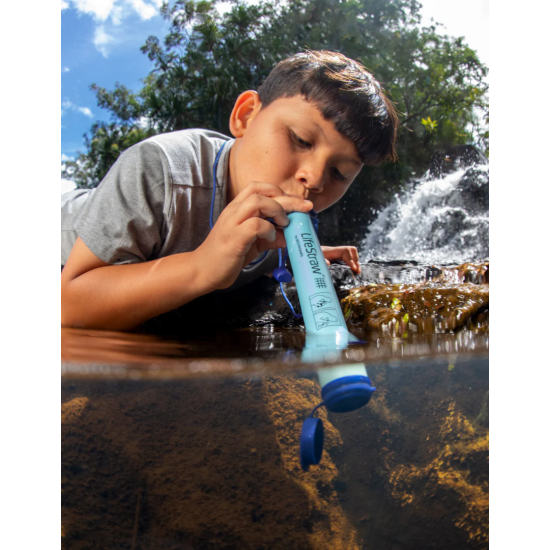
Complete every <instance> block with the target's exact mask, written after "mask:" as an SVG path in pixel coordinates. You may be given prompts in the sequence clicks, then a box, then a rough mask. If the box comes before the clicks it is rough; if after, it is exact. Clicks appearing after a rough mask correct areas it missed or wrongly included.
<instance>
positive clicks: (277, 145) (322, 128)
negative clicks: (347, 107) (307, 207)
mask: <svg viewBox="0 0 550 550" xmlns="http://www.w3.org/2000/svg"><path fill="white" fill-rule="evenodd" d="M230 127H231V132H232V133H233V135H234V136H235V138H236V142H235V144H234V145H233V148H232V149H231V154H230V160H229V177H230V183H229V195H228V202H229V201H231V200H233V199H234V198H235V196H236V195H237V194H238V193H239V192H240V191H242V189H244V187H246V186H247V185H248V184H249V183H250V182H253V181H257V182H265V183H272V184H274V185H277V186H279V187H280V188H281V189H282V190H283V191H284V192H285V193H287V194H288V195H294V196H299V197H303V198H307V199H309V200H310V201H312V202H313V207H314V209H315V210H316V211H317V212H320V211H321V210H325V209H326V208H328V207H329V206H331V205H332V204H334V203H335V202H336V201H338V200H339V199H340V198H341V197H342V196H343V195H344V193H345V192H346V191H347V189H348V187H349V186H350V185H351V182H352V181H353V180H354V178H355V176H357V174H358V173H359V171H360V170H361V168H362V166H363V164H362V163H361V161H360V160H359V157H358V155H357V151H356V149H355V145H354V144H353V142H352V141H351V140H349V139H348V138H346V137H344V136H342V135H341V134H340V133H339V132H338V131H337V130H336V128H335V127H334V124H333V123H332V122H330V121H327V120H325V119H324V118H323V116H322V115H321V112H320V111H319V110H318V109H317V107H316V106H315V105H314V104H313V103H309V102H307V101H305V100H304V99H303V98H302V97H299V96H295V97H291V98H280V99H277V100H275V101H274V102H273V103H271V104H270V105H269V106H268V107H266V108H265V109H261V103H260V100H259V97H258V94H257V93H256V92H253V91H249V92H244V93H243V94H241V95H240V96H239V98H238V99H237V102H236V103H235V107H234V109H233V113H232V114H231V120H230Z"/></svg>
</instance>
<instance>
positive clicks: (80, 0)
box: [61, 0, 163, 57]
mask: <svg viewBox="0 0 550 550" xmlns="http://www.w3.org/2000/svg"><path fill="white" fill-rule="evenodd" d="M162 2H163V0H61V10H62V11H63V10H65V9H67V8H69V7H72V8H74V9H76V11H77V12H78V13H79V14H86V15H88V16H90V17H92V18H93V19H94V20H95V22H96V28H95V31H94V38H93V40H92V42H93V44H94V46H95V47H96V49H97V50H98V51H99V52H100V53H101V54H102V55H103V56H104V57H108V56H109V54H110V52H111V49H112V46H113V45H114V44H115V43H120V42H122V40H123V39H122V37H123V36H127V33H122V32H120V31H119V32H116V31H115V29H114V27H119V26H121V25H122V22H123V20H124V19H126V18H128V17H130V16H132V15H134V16H135V15H137V16H138V17H139V18H140V19H141V20H142V21H148V20H149V19H151V18H153V17H155V16H157V15H158V14H159V8H160V6H162ZM113 35H118V36H120V37H121V38H115V37H114V36H113Z"/></svg>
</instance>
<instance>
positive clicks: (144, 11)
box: [129, 0, 158, 21]
mask: <svg viewBox="0 0 550 550" xmlns="http://www.w3.org/2000/svg"><path fill="white" fill-rule="evenodd" d="M129 2H130V4H131V6H132V7H133V8H134V10H136V12H137V13H138V15H139V16H140V17H141V19H143V20H145V21H146V20H147V19H151V17H154V16H155V15H157V13H158V12H157V9H156V8H155V7H154V6H152V5H151V4H146V3H145V2H144V1H143V0H129Z"/></svg>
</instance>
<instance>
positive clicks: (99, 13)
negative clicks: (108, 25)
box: [71, 0, 116, 21]
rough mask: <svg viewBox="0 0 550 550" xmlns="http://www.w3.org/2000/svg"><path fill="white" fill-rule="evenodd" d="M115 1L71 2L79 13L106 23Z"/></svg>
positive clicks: (72, 0) (85, 0)
mask: <svg viewBox="0 0 550 550" xmlns="http://www.w3.org/2000/svg"><path fill="white" fill-rule="evenodd" d="M115 2H116V0H71V4H72V5H73V6H74V7H75V8H76V10H77V11H79V12H80V13H86V14H88V15H91V16H93V17H94V18H95V19H98V20H99V21H106V20H107V18H108V17H109V16H110V15H111V12H112V11H113V7H114V5H115Z"/></svg>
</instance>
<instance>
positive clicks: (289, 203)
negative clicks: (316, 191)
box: [273, 195, 313, 213]
mask: <svg viewBox="0 0 550 550" xmlns="http://www.w3.org/2000/svg"><path fill="white" fill-rule="evenodd" d="M273 200H274V201H276V202H278V203H279V204H280V205H281V206H282V207H283V208H284V210H285V212H304V213H305V212H309V211H310V210H311V209H312V208H313V203H312V202H311V201H309V200H305V199H302V198H301V197H291V196H290V195H286V196H283V197H274V198H273Z"/></svg>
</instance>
